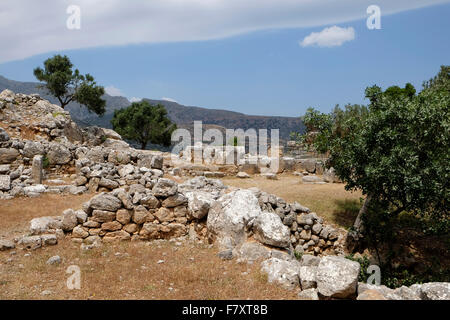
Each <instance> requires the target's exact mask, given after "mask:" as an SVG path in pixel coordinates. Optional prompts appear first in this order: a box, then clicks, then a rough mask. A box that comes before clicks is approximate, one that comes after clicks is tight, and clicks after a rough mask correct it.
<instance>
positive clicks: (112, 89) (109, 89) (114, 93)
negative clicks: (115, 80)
mask: <svg viewBox="0 0 450 320" xmlns="http://www.w3.org/2000/svg"><path fill="white" fill-rule="evenodd" d="M105 92H106V93H107V94H109V95H110V96H113V97H118V96H123V95H124V94H123V93H122V91H120V89H118V88H116V87H114V86H107V87H105Z"/></svg>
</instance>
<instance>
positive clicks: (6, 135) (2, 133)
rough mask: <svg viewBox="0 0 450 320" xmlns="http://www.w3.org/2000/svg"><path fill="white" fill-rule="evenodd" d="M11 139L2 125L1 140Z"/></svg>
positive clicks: (0, 130) (0, 129) (0, 128)
mask: <svg viewBox="0 0 450 320" xmlns="http://www.w3.org/2000/svg"><path fill="white" fill-rule="evenodd" d="M8 140H9V134H8V132H6V131H5V129H3V128H2V127H0V142H5V141H8Z"/></svg>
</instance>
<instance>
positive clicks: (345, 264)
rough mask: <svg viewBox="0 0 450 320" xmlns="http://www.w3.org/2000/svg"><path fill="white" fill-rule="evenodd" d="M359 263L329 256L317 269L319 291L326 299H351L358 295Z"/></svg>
mask: <svg viewBox="0 0 450 320" xmlns="http://www.w3.org/2000/svg"><path fill="white" fill-rule="evenodd" d="M359 271H360V265H359V263H357V262H355V261H351V260H348V259H345V258H343V257H337V256H327V257H324V258H322V259H321V260H320V263H319V266H318V267H317V274H316V279H317V289H318V292H319V294H321V295H322V296H324V297H326V298H344V299H345V298H350V297H353V296H355V295H356V288H357V285H358V276H359Z"/></svg>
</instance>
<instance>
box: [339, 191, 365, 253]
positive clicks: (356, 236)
mask: <svg viewBox="0 0 450 320" xmlns="http://www.w3.org/2000/svg"><path fill="white" fill-rule="evenodd" d="M371 200H372V195H371V194H368V195H367V197H366V199H365V200H364V203H363V206H362V207H361V209H359V212H358V216H357V217H356V219H355V222H354V224H353V230H351V231H349V232H348V233H347V238H346V240H345V242H346V244H345V245H346V247H347V250H348V251H350V252H355V251H358V250H359V249H360V248H361V247H362V246H363V243H362V241H361V240H362V232H363V230H364V224H363V220H362V217H363V215H364V214H366V213H367V210H368V208H369V203H370V201H371Z"/></svg>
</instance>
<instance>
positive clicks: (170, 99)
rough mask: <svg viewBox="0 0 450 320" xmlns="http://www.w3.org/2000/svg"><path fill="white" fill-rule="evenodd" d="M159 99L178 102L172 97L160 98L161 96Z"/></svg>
mask: <svg viewBox="0 0 450 320" xmlns="http://www.w3.org/2000/svg"><path fill="white" fill-rule="evenodd" d="M161 100H164V101H169V102H176V103H178V101H177V100H174V99H172V98H166V97H162V98H161Z"/></svg>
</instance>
